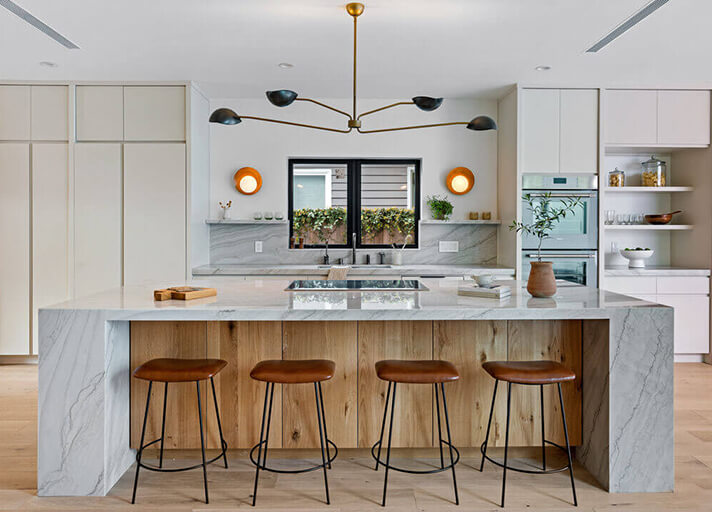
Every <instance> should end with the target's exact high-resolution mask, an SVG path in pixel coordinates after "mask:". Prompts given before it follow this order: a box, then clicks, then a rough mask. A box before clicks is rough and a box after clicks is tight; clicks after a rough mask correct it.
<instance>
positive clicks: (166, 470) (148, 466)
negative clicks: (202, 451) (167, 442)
mask: <svg viewBox="0 0 712 512" xmlns="http://www.w3.org/2000/svg"><path fill="white" fill-rule="evenodd" d="M160 440H161V438H160V437H159V438H158V439H156V440H155V441H151V442H150V443H147V444H145V445H143V446H142V447H141V448H139V449H138V450H137V451H136V464H138V465H139V466H140V467H142V468H144V469H148V470H150V471H157V472H159V473H177V472H179V471H189V470H191V469H198V468H202V467H203V464H202V463H200V464H195V465H193V466H185V467H182V468H159V467H158V466H154V465H152V464H146V463H145V462H142V461H141V455H142V454H143V451H144V450H145V449H146V448H148V447H149V446H151V445H153V444H156V443H157V442H159V441H160ZM226 452H227V443H226V442H225V441H224V440H223V442H222V450H221V451H220V453H219V454H218V455H217V456H216V457H213V458H212V459H210V460H206V461H205V465H206V466H207V465H208V464H212V463H213V462H215V461H216V460H218V459H222V458H223V457H225V453H226Z"/></svg>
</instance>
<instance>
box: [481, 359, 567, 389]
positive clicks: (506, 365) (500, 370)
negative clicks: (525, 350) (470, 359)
mask: <svg viewBox="0 0 712 512" xmlns="http://www.w3.org/2000/svg"><path fill="white" fill-rule="evenodd" d="M482 369H483V370H484V371H486V372H487V373H489V374H490V375H491V376H492V377H494V378H495V379H497V380H503V381H505V382H513V383H515V384H556V383H557V382H566V381H570V380H575V379H576V374H575V373H574V372H572V371H571V370H569V369H568V368H566V367H565V366H564V365H563V364H561V363H557V362H556V361H488V362H486V363H484V364H483V365H482Z"/></svg>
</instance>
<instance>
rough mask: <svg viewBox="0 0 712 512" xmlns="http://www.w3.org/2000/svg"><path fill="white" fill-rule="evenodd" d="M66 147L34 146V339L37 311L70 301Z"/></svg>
mask: <svg viewBox="0 0 712 512" xmlns="http://www.w3.org/2000/svg"><path fill="white" fill-rule="evenodd" d="M67 169H68V163H67V145H66V144H37V143H35V144H32V309H33V318H32V325H33V329H32V337H33V343H32V346H33V353H35V354H36V353H37V310H38V309H39V308H42V307H45V306H49V305H52V304H56V303H58V302H62V301H65V300H67V299H68V298H69V268H68V265H69V255H68V237H69V209H68V198H67V187H68V172H67Z"/></svg>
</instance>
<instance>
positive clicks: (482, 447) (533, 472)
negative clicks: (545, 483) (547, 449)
mask: <svg viewBox="0 0 712 512" xmlns="http://www.w3.org/2000/svg"><path fill="white" fill-rule="evenodd" d="M544 442H545V443H547V444H550V445H552V446H556V447H557V448H558V449H559V450H561V451H563V452H564V453H567V451H566V447H565V446H561V445H560V444H557V443H555V442H553V441H548V440H546V439H545V440H544ZM480 453H482V456H483V457H484V458H485V459H487V460H488V461H490V462H491V463H492V464H494V465H495V466H499V467H500V468H505V467H506V468H507V469H508V470H512V471H517V472H518V473H528V474H530V475H550V474H552V473H561V472H562V471H567V470H568V469H569V465H568V464H567V465H566V466H562V467H560V468H552V469H546V470H544V469H523V468H515V467H512V466H509V465H507V466H505V465H504V464H502V463H501V462H499V461H497V460H494V459H493V458H491V457H490V456H489V455H487V454H486V453H485V443H482V444H481V445H480Z"/></svg>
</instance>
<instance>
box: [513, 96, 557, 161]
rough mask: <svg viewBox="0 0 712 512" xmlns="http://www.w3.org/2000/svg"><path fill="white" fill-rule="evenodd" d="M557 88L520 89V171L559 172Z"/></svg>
mask: <svg viewBox="0 0 712 512" xmlns="http://www.w3.org/2000/svg"><path fill="white" fill-rule="evenodd" d="M559 98H560V92H559V90H558V89H524V90H522V109H521V116H522V131H521V137H522V154H521V167H522V172H536V173H552V172H559Z"/></svg>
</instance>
